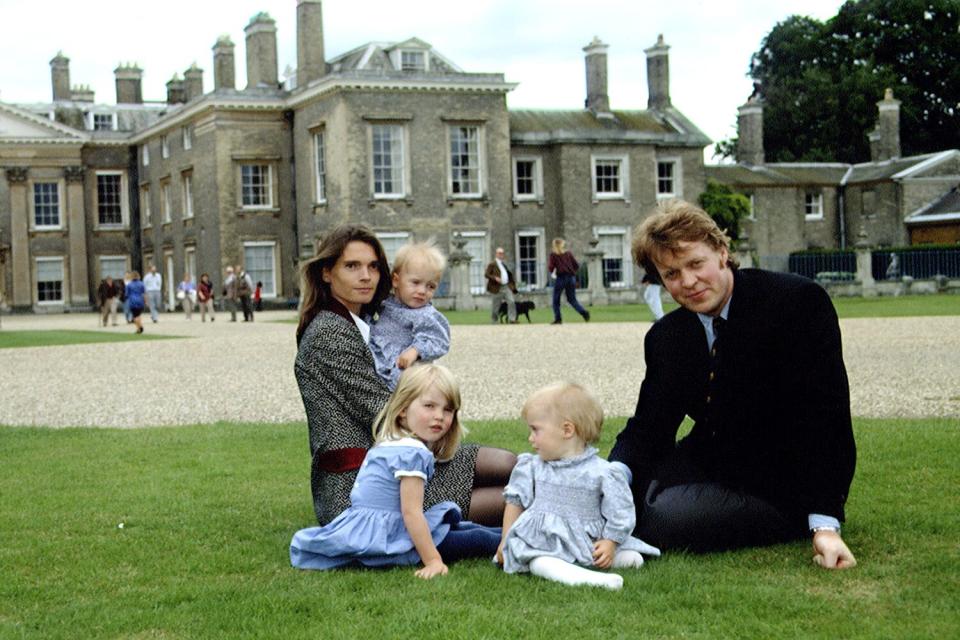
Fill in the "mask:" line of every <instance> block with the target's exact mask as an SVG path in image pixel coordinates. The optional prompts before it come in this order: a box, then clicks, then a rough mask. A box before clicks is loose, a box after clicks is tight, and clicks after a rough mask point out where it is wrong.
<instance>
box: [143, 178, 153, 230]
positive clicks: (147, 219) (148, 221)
mask: <svg viewBox="0 0 960 640" xmlns="http://www.w3.org/2000/svg"><path fill="white" fill-rule="evenodd" d="M152 226H153V206H152V205H151V202H150V185H149V184H144V185H140V227H141V228H143V229H149V228H151V227H152Z"/></svg>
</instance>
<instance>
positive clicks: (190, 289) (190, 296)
mask: <svg viewBox="0 0 960 640" xmlns="http://www.w3.org/2000/svg"><path fill="white" fill-rule="evenodd" d="M196 299H197V286H196V285H195V284H193V279H192V278H190V274H189V273H185V274H183V281H181V282H180V284H178V285H177V300H179V301H180V306H181V307H182V308H183V313H184V314H185V315H186V317H187V320H190V319H191V318H192V317H193V303H194V302H195V301H196Z"/></svg>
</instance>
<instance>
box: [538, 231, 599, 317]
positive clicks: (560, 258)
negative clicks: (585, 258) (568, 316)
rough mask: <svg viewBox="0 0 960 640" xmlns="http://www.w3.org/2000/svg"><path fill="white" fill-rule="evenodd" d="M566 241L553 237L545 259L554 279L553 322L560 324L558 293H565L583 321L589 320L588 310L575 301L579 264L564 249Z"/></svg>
mask: <svg viewBox="0 0 960 640" xmlns="http://www.w3.org/2000/svg"><path fill="white" fill-rule="evenodd" d="M566 245H567V241H566V240H564V239H563V238H554V239H553V251H552V252H551V253H550V257H549V258H548V259H547V271H549V272H550V273H552V274H553V275H554V276H555V277H556V280H554V282H553V322H552V323H551V324H561V323H562V322H563V318H561V317H560V294H561V293H566V294H567V302H569V303H570V306H571V307H573V308H574V309H575V310H576V312H577V313H579V314H580V315H581V316H583V319H584V321H586V322H590V312H589V311H587V310H586V309H584V308H583V307H582V306H581V305H580V303H579V302H577V271H579V270H580V265H579V264H577V259H576V258H574V257H573V254H572V253H570V252H569V251H567V250H566Z"/></svg>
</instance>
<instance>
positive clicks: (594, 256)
mask: <svg viewBox="0 0 960 640" xmlns="http://www.w3.org/2000/svg"><path fill="white" fill-rule="evenodd" d="M598 244H600V239H599V238H597V237H596V236H594V237H593V238H591V239H590V248H589V249H587V251H586V252H585V253H584V255H586V256H587V276H588V277H589V278H590V283H589V286H588V288H587V291H589V292H590V303H591V304H595V305H597V306H598V307H605V306H607V305H608V304H610V298H609V297H608V296H607V288H606V287H604V286H603V251H602V250H600V249H598V248H597V245H598Z"/></svg>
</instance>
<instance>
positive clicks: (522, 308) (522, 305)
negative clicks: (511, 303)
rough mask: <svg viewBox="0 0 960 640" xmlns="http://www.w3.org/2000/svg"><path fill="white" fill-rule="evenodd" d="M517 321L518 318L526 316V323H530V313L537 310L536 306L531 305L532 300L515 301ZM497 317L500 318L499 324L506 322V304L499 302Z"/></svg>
mask: <svg viewBox="0 0 960 640" xmlns="http://www.w3.org/2000/svg"><path fill="white" fill-rule="evenodd" d="M516 305H517V319H518V320H519V319H520V316H526V317H527V322H530V312H531V311H533V310H534V309H536V308H537V305H535V304H534V303H533V300H517V302H516ZM497 317H498V318H500V322H506V321H507V303H506V302H501V303H500V309H499V310H498V311H497Z"/></svg>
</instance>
